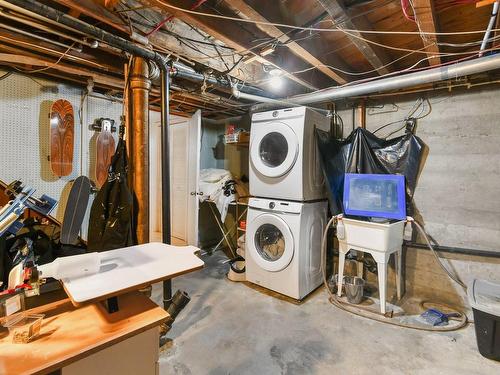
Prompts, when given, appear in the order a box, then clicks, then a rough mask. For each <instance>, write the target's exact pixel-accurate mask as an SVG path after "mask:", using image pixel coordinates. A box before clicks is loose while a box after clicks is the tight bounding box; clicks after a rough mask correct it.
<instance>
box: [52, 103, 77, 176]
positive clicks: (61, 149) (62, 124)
mask: <svg viewBox="0 0 500 375" xmlns="http://www.w3.org/2000/svg"><path fill="white" fill-rule="evenodd" d="M74 133H75V116H74V112H73V106H72V105H71V103H70V102H68V101H67V100H64V99H59V100H57V101H55V102H54V104H52V107H51V108H50V168H51V169H52V173H54V174H55V175H56V176H59V177H63V176H68V175H70V174H71V172H72V171H73V148H74V141H75V139H74V137H75V136H74Z"/></svg>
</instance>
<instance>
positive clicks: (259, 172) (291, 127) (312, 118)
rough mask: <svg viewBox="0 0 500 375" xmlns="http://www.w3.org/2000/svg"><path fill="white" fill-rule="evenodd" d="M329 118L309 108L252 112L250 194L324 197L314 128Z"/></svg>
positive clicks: (299, 198)
mask: <svg viewBox="0 0 500 375" xmlns="http://www.w3.org/2000/svg"><path fill="white" fill-rule="evenodd" d="M329 127H330V121H329V119H328V118H327V117H326V116H324V115H322V114H320V113H318V112H316V111H313V110H311V109H309V108H306V107H295V108H288V109H280V110H276V111H269V112H262V113H255V114H254V115H253V116H252V125H251V129H250V155H249V163H250V167H249V180H250V194H251V195H253V196H256V197H263V198H276V199H285V200H293V201H310V200H318V199H324V198H325V197H326V189H325V183H324V181H325V179H324V177H323V172H322V170H321V166H320V158H319V154H318V149H317V145H316V138H315V134H314V129H315V128H319V129H321V130H325V131H328V130H329Z"/></svg>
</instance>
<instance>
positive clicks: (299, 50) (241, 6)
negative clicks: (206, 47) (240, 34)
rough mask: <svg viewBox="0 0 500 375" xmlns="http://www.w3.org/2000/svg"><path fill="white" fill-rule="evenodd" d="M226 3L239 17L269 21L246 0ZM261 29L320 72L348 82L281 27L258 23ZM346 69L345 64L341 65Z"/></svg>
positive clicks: (339, 80) (336, 79)
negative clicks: (286, 33)
mask: <svg viewBox="0 0 500 375" xmlns="http://www.w3.org/2000/svg"><path fill="white" fill-rule="evenodd" d="M224 3H225V5H226V6H227V7H228V8H230V9H232V10H233V11H234V12H235V13H236V14H238V16H239V17H241V18H244V19H251V20H256V21H262V22H269V21H268V20H267V19H266V18H265V17H264V16H262V15H261V14H260V13H259V12H257V11H256V10H255V9H254V8H252V7H251V6H250V5H248V4H247V3H246V2H245V1H244V0H224ZM256 26H257V27H258V28H259V29H260V30H262V31H263V32H265V33H266V34H267V35H269V36H270V37H272V38H275V39H276V40H278V41H279V42H281V43H283V44H284V45H285V46H286V47H288V49H289V50H290V51H291V52H292V53H293V54H294V55H296V56H298V57H299V58H301V59H302V60H304V61H305V62H307V63H308V64H310V65H312V66H314V67H316V68H317V69H318V70H319V71H320V72H322V73H323V74H325V75H326V76H328V77H330V78H331V79H333V80H334V81H335V82H337V83H339V84H341V85H342V84H344V83H347V81H346V80H345V79H344V78H343V77H342V76H341V75H339V74H338V73H336V72H335V71H334V70H332V69H330V68H328V67H327V66H326V65H325V64H324V63H323V62H322V61H321V60H319V59H318V58H317V57H315V56H314V55H312V54H311V53H310V52H309V51H308V50H306V49H305V48H304V47H302V46H301V45H299V44H298V43H297V42H294V41H293V40H291V39H290V37H288V36H287V35H285V34H284V33H283V31H281V30H280V29H278V28H277V27H276V26H273V25H265V24H257V25H256ZM341 68H342V69H344V70H347V69H345V67H344V66H342V67H341Z"/></svg>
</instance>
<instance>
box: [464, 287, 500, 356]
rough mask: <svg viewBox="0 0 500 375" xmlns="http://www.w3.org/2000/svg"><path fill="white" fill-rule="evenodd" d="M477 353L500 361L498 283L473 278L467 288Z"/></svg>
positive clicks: (499, 293) (499, 295)
mask: <svg viewBox="0 0 500 375" xmlns="http://www.w3.org/2000/svg"><path fill="white" fill-rule="evenodd" d="M467 295H468V297H469V303H470V304H471V307H472V312H473V313H474V326H475V327H476V340H477V347H478V349H479V353H481V354H482V355H483V356H484V357H486V358H489V359H493V360H495V361H500V284H497V283H494V282H492V281H488V280H481V279H474V280H473V281H472V283H471V284H470V285H469V288H468V289H467Z"/></svg>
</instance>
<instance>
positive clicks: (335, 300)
mask: <svg viewBox="0 0 500 375" xmlns="http://www.w3.org/2000/svg"><path fill="white" fill-rule="evenodd" d="M337 219H338V217H337V216H334V217H332V218H331V219H330V220H329V221H328V224H327V225H326V227H325V230H324V231H323V236H322V238H321V271H322V275H323V284H324V285H325V288H326V291H327V292H328V294H329V295H330V298H329V301H330V303H331V304H332V305H334V306H336V307H338V308H339V309H342V310H344V311H347V312H350V313H352V314H355V315H358V316H361V317H363V318H368V319H372V320H376V321H378V322H382V323H386V324H391V325H394V326H398V327H403V328H411V329H416V330H421V331H440V332H446V331H455V330H457V329H460V328H462V327H464V326H465V325H466V324H467V316H466V315H465V314H464V313H463V312H461V311H456V312H457V313H458V314H460V320H459V321H458V324H457V325H454V326H429V327H426V326H422V325H417V324H410V323H402V322H399V321H397V320H393V319H392V318H386V317H384V316H381V315H378V314H376V313H370V312H368V311H363V310H361V309H359V308H356V307H354V306H350V305H346V304H345V303H343V302H342V301H340V300H339V298H338V297H337V296H336V295H335V294H333V293H332V291H331V290H330V287H329V286H328V281H327V279H326V238H327V236H328V229H329V228H330V226H331V225H332V223H333V222H334V221H336V220H337ZM411 219H412V220H413V218H411ZM409 221H411V220H409ZM413 221H414V220H413ZM422 230H423V229H422ZM424 233H425V232H424ZM424 237H426V238H427V236H426V235H424ZM431 250H432V248H431ZM443 267H444V266H443ZM447 273H448V272H447Z"/></svg>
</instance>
